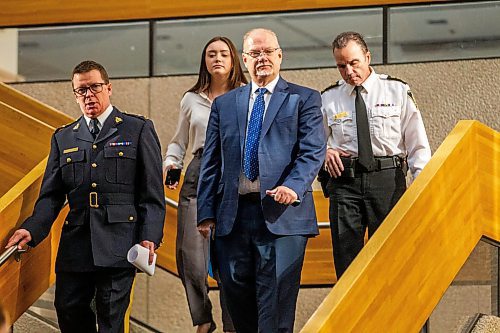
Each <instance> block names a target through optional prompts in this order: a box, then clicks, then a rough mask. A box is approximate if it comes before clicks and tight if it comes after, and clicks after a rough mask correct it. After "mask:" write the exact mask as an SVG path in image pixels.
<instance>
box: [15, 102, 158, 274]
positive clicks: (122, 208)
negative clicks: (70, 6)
mask: <svg viewBox="0 0 500 333" xmlns="http://www.w3.org/2000/svg"><path fill="white" fill-rule="evenodd" d="M161 162H162V161H161V151H160V142H159V140H158V137H157V135H156V132H155V130H154V127H153V123H152V122H151V121H150V120H146V119H144V118H143V117H140V116H133V115H128V114H125V113H121V112H120V111H119V110H118V109H116V108H114V109H113V111H112V112H111V114H110V115H109V117H108V118H107V119H106V121H105V122H104V124H103V127H102V129H101V131H100V133H99V135H98V137H97V138H96V140H95V141H94V139H93V137H92V134H91V133H90V132H89V129H88V126H87V124H86V122H85V119H84V117H80V118H79V119H78V120H77V121H75V122H74V123H72V124H69V125H67V126H65V127H63V128H60V129H58V130H57V131H56V132H55V133H54V135H53V136H52V140H51V149H50V154H49V158H48V162H47V167H46V170H45V175H44V178H43V182H42V187H41V190H40V196H39V198H38V200H37V202H36V205H35V209H34V212H33V215H32V216H31V217H29V218H28V219H27V220H26V221H25V222H24V224H23V225H22V227H21V228H25V229H27V230H28V231H29V232H30V233H31V236H32V241H31V242H30V243H29V245H30V246H35V245H36V244H38V243H40V242H41V241H42V240H43V239H44V238H45V237H46V236H47V235H48V233H49V232H50V228H51V226H52V223H53V222H54V220H55V219H56V217H57V215H58V213H59V211H60V209H61V208H62V206H63V204H64V202H65V200H66V199H67V200H68V202H69V206H70V211H69V213H68V215H67V217H66V220H65V222H64V225H63V228H62V233H61V240H60V243H59V251H58V255H57V260H56V272H58V271H77V272H78V271H91V270H94V269H96V267H131V266H130V264H129V263H128V262H127V260H126V256H127V252H128V250H129V249H130V247H131V246H132V245H134V244H136V243H138V242H140V241H142V240H149V241H152V242H154V243H155V244H157V245H158V244H159V243H160V241H161V239H162V235H163V223H164V218H165V199H164V192H163V184H162V170H161Z"/></svg>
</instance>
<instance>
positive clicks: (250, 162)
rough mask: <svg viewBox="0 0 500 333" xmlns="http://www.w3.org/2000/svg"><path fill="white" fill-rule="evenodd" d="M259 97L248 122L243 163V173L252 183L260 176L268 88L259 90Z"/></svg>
mask: <svg viewBox="0 0 500 333" xmlns="http://www.w3.org/2000/svg"><path fill="white" fill-rule="evenodd" d="M257 92H258V95H257V98H256V99H255V103H254V104H253V108H252V114H251V115H250V121H249V122H248V129H247V141H246V143H245V159H244V161H243V171H244V172H245V176H247V178H248V179H250V180H251V181H252V182H253V181H254V180H255V179H257V177H258V176H259V155H258V153H259V139H260V130H261V128H262V119H263V118H264V117H263V115H264V109H265V108H266V104H265V102H264V94H265V93H266V92H267V89H266V88H259V89H257Z"/></svg>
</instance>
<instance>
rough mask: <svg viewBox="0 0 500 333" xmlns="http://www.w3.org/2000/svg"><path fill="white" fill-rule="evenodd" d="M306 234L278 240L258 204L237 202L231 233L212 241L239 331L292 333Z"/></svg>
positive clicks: (235, 325)
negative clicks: (270, 230)
mask: <svg viewBox="0 0 500 333" xmlns="http://www.w3.org/2000/svg"><path fill="white" fill-rule="evenodd" d="M306 244H307V237H305V236H300V235H299V236H297V235H293V236H277V235H274V234H272V233H271V232H269V230H268V229H267V227H266V224H265V221H264V217H263V214H262V208H261V206H260V201H257V202H252V201H247V200H242V199H241V198H240V201H239V203H238V215H237V218H236V222H235V225H234V227H233V230H232V231H231V233H230V234H229V235H227V236H223V237H217V238H216V240H215V250H216V255H217V260H218V264H219V273H220V277H221V280H222V288H223V289H224V291H225V293H226V298H227V303H228V309H229V312H230V314H231V318H232V319H233V323H234V327H235V328H236V331H237V332H238V333H247V332H248V333H250V332H252V333H255V332H259V333H276V332H283V333H284V332H290V333H291V332H293V326H294V321H295V307H296V302H297V296H298V292H299V287H300V274H301V271H302V264H303V261H304V252H305V248H306Z"/></svg>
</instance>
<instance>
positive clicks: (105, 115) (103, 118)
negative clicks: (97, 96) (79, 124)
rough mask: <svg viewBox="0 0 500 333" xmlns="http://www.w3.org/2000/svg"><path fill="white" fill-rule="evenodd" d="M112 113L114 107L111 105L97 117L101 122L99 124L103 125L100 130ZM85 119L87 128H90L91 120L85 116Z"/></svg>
mask: <svg viewBox="0 0 500 333" xmlns="http://www.w3.org/2000/svg"><path fill="white" fill-rule="evenodd" d="M112 111H113V105H111V104H109V106H108V107H107V108H106V110H104V112H103V113H101V114H100V115H99V116H97V120H99V124H100V125H101V128H100V129H102V126H103V125H104V122H105V121H106V119H108V117H109V115H110V114H111V112H112ZM83 118H84V119H85V122H86V123H87V126H89V123H90V118H89V117H87V116H86V115H83Z"/></svg>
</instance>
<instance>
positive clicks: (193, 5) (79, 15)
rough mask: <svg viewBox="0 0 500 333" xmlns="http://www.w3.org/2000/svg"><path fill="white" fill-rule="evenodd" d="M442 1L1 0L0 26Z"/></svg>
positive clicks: (442, 0)
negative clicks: (92, 3) (94, 2)
mask: <svg viewBox="0 0 500 333" xmlns="http://www.w3.org/2000/svg"><path fill="white" fill-rule="evenodd" d="M446 1H447V0H437V1H426V0H413V1H402V0H385V1H381V0H379V1H377V0H358V1H347V0H316V1H308V0H286V1H279V0H269V1H214V0H207V1H200V0H184V1H165V0H144V1H136V0H108V1H105V2H102V3H99V6H98V9H96V10H89V5H88V4H87V3H85V2H78V1H60V0H17V1H3V3H2V15H0V26H20V25H39V24H53V23H77V22H99V21H123V20H136V19H153V18H176V17H193V16H210V15H222V14H244V13H261V12H283V11H290V10H304V9H325V8H339V7H361V6H372V5H390V4H404V3H421V2H425V3H428V2H446ZM34 13H36V15H34Z"/></svg>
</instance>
